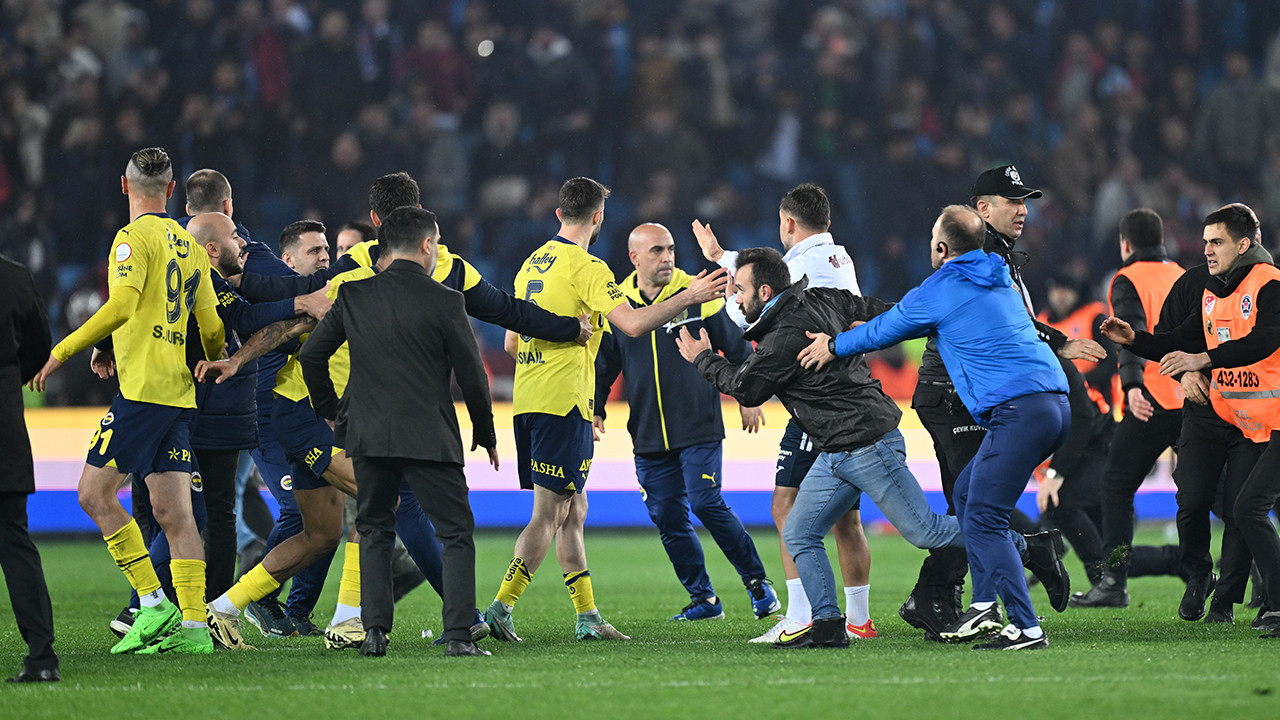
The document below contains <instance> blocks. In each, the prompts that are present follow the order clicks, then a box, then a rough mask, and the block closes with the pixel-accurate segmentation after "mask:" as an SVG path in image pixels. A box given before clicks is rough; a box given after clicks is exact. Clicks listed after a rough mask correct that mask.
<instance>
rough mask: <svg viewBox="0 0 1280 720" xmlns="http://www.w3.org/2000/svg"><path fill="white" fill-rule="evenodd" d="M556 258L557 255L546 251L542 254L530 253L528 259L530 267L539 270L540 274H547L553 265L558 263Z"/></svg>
mask: <svg viewBox="0 0 1280 720" xmlns="http://www.w3.org/2000/svg"><path fill="white" fill-rule="evenodd" d="M556 259H557V258H556V256H555V255H552V254H551V253H549V252H544V253H542V254H541V255H530V256H529V261H528V264H529V269H530V270H537V271H538V274H540V275H545V274H546V272H547V271H548V270H550V269H551V266H552V265H555V264H556Z"/></svg>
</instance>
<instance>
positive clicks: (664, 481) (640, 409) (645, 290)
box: [593, 223, 782, 620]
mask: <svg viewBox="0 0 1280 720" xmlns="http://www.w3.org/2000/svg"><path fill="white" fill-rule="evenodd" d="M627 243H628V249H629V251H630V257H631V262H632V264H634V265H635V267H636V271H635V272H633V273H631V275H629V276H628V277H627V278H626V279H625V280H623V281H622V282H621V283H620V284H619V287H621V288H622V292H623V293H624V294H625V295H626V296H627V300H628V301H629V302H630V303H631V305H632V306H633V307H637V308H639V307H645V306H647V305H651V304H653V303H657V302H661V301H662V300H665V299H667V298H668V297H671V296H672V295H675V294H676V293H679V292H681V291H683V290H684V288H686V287H688V285H689V281H690V280H692V278H691V277H690V276H689V275H688V274H687V273H685V272H684V271H682V270H679V269H677V268H676V267H675V252H676V250H675V248H676V244H675V240H674V239H673V238H672V237H671V232H670V231H669V230H667V228H665V227H663V226H661V225H657V224H654V223H646V224H644V225H640V226H639V227H637V228H636V229H635V230H633V231H632V232H631V236H630V238H629V239H628V241H627ZM724 308H725V302H724V300H723V299H717V300H713V301H711V302H707V303H703V304H701V305H696V306H694V307H691V308H689V309H688V310H687V311H686V312H685V313H684V314H683V315H681V316H678V317H676V318H675V319H673V320H672V321H671V322H669V323H667V325H666V327H662V328H658V329H657V330H654V331H653V332H650V333H647V334H645V335H641V336H640V337H635V338H632V337H627V336H626V335H625V334H623V333H615V332H609V333H606V334H605V336H604V339H603V341H602V342H601V343H600V351H599V354H598V355H597V356H596V394H595V417H594V420H593V425H594V426H595V431H596V433H597V435H596V439H599V433H602V432H604V420H605V417H606V413H605V403H606V402H607V401H608V399H609V389H610V388H611V387H612V386H613V381H614V380H616V379H617V377H618V373H620V372H621V373H622V374H623V377H624V380H625V382H626V388H627V401H628V402H629V403H630V405H631V415H630V419H629V420H628V421H627V430H628V431H629V432H630V433H631V439H632V444H633V447H634V450H635V455H636V476H637V479H638V480H639V482H640V489H641V490H642V492H643V497H644V503H645V506H646V507H648V509H649V517H650V518H652V519H653V524H654V525H657V526H658V533H659V534H660V535H661V536H662V545H663V547H665V548H666V550H667V557H669V558H670V559H671V564H672V565H673V566H674V567H675V571H676V577H677V578H679V579H680V584H682V585H684V588H685V590H687V591H688V592H689V604H688V606H686V607H685V608H684V609H683V610H681V611H680V612H679V613H678V614H677V615H676V616H675V617H673V618H671V619H672V620H718V619H720V618H723V617H724V606H723V605H722V604H721V602H720V598H718V597H716V594H715V591H714V590H713V589H712V587H711V578H710V577H708V575H707V567H706V562H705V561H704V558H703V554H702V544H701V543H700V542H698V535H697V533H696V532H694V529H693V523H692V522H690V520H689V510H690V509H691V508H692V510H693V514H694V515H697V516H698V519H699V520H701V521H702V524H703V526H704V527H706V528H707V530H708V531H709V532H710V533H711V537H713V538H714V539H715V541H716V544H717V545H719V546H720V549H721V550H722V551H723V552H724V554H725V557H727V558H728V559H729V562H730V563H732V564H733V567H734V569H735V570H737V571H738V574H739V575H740V576H741V577H742V582H743V584H744V585H746V587H747V592H748V594H749V595H750V598H751V605H752V609H753V610H754V612H755V615H756V617H757V618H763V617H768V616H769V615H771V614H772V613H774V612H776V611H778V610H779V609H780V608H781V607H782V605H781V603H779V602H778V598H777V595H775V594H774V592H773V588H772V587H770V586H769V583H768V581H767V580H766V579H765V571H764V565H763V564H762V563H761V562H760V554H759V553H757V552H756V546H755V542H753V541H752V540H751V536H750V535H748V534H747V531H746V528H744V527H743V526H742V521H741V520H739V519H738V516H737V515H736V514H735V513H734V512H733V510H732V509H730V508H729V506H728V505H726V504H725V501H724V497H723V496H722V495H721V493H720V490H721V488H722V487H723V485H724V478H723V476H722V473H721V451H722V448H721V441H723V440H724V421H723V419H722V417H721V414H720V393H719V392H717V391H716V389H715V388H714V387H712V386H711V385H710V383H708V382H707V381H706V380H703V379H702V377H701V376H699V375H698V372H697V370H695V369H694V367H693V366H692V365H690V364H689V363H687V362H684V360H682V359H681V358H680V353H679V350H677V348H676V341H675V338H676V335H675V334H676V332H677V331H678V330H679V329H680V328H681V327H689V328H692V329H694V330H695V331H696V330H697V329H698V328H701V327H705V328H706V329H707V332H708V334H709V335H710V337H711V341H712V343H713V345H714V346H715V347H716V348H717V349H719V350H723V351H724V353H725V356H726V357H728V358H729V360H730V361H731V362H733V363H742V362H745V361H746V359H747V358H748V357H749V356H750V355H751V345H750V343H748V342H747V341H746V340H744V339H743V338H742V331H741V330H739V329H738V326H737V325H736V324H735V323H734V322H733V320H731V319H730V318H729V316H728V314H727V313H726V312H725V311H724ZM762 415H763V413H762V412H761V411H760V409H759V408H758V407H757V408H747V407H744V408H742V421H743V428H744V429H746V430H747V431H748V432H754V431H756V430H758V429H759V427H760V420H761V417H762Z"/></svg>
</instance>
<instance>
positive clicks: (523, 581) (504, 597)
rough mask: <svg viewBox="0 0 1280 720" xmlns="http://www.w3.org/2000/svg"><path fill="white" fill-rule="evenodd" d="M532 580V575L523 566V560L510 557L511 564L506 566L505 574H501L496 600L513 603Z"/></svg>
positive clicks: (508, 603)
mask: <svg viewBox="0 0 1280 720" xmlns="http://www.w3.org/2000/svg"><path fill="white" fill-rule="evenodd" d="M532 580H533V575H532V574H531V573H530V572H529V570H528V568H526V567H525V565H524V560H521V559H520V558H511V565H510V566H508V567H507V574H506V575H505V576H503V578H502V585H500V586H499V587H498V597H497V598H496V600H497V601H498V602H501V603H506V604H507V605H515V604H516V601H517V600H519V599H520V595H522V594H523V593H524V589H525V588H527V587H529V582H530V581H532Z"/></svg>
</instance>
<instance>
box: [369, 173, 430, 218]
mask: <svg viewBox="0 0 1280 720" xmlns="http://www.w3.org/2000/svg"><path fill="white" fill-rule="evenodd" d="M421 202H422V193H421V192H419V191H418V181H417V180H414V179H413V178H412V177H409V173H407V172H403V171H401V172H398V173H391V174H390V175H383V176H382V177H380V178H378V179H377V180H374V181H373V184H372V185H370V186H369V209H370V210H372V211H374V212H376V213H378V217H380V218H382V219H383V220H384V221H385V220H386V219H387V216H388V215H390V214H391V212H392V211H393V210H395V209H396V208H400V207H404V206H406V205H409V206H411V207H413V206H417V205H418V204H419V203H421Z"/></svg>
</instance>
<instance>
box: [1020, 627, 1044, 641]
mask: <svg viewBox="0 0 1280 720" xmlns="http://www.w3.org/2000/svg"><path fill="white" fill-rule="evenodd" d="M1021 630H1022V634H1023V635H1026V636H1027V637H1029V638H1031V639H1032V640H1035V639H1036V638H1040V637H1044V630H1042V629H1040V626H1039V625H1037V626H1035V627H1030V628H1021Z"/></svg>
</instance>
